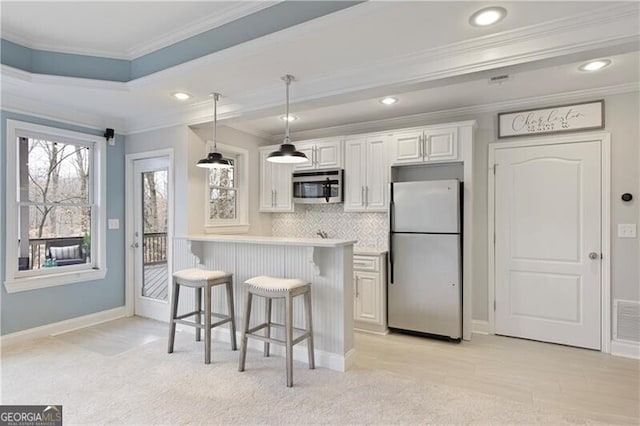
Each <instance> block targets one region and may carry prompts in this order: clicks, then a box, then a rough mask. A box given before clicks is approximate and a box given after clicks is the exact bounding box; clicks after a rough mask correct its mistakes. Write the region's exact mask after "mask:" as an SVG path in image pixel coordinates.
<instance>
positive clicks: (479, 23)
mask: <svg viewBox="0 0 640 426" xmlns="http://www.w3.org/2000/svg"><path fill="white" fill-rule="evenodd" d="M505 16H507V9H505V8H504V7H499V6H493V7H486V8H484V9H480V10H479V11H477V12H476V13H474V14H473V15H471V18H469V23H470V24H471V25H473V26H476V27H486V26H487V25H493V24H495V23H496V22H498V21H501V20H502V19H504V17H505Z"/></svg>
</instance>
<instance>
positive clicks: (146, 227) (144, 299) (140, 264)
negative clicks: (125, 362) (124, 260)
mask: <svg viewBox="0 0 640 426" xmlns="http://www.w3.org/2000/svg"><path fill="white" fill-rule="evenodd" d="M133 170H134V179H133V185H134V191H133V196H134V206H135V212H134V222H135V223H134V225H135V227H134V236H135V238H134V243H133V246H134V248H135V252H136V255H135V302H134V304H135V309H134V313H135V315H140V316H144V317H147V318H153V319H157V320H160V321H166V320H167V318H168V315H169V309H168V300H169V291H170V286H169V283H170V277H171V274H170V273H169V272H170V271H169V264H168V249H169V243H170V241H168V238H167V231H168V224H169V211H170V206H169V200H170V197H169V159H168V158H167V157H159V158H149V159H144V160H136V161H135V162H134V167H133Z"/></svg>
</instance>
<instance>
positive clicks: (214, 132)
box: [212, 93, 220, 152]
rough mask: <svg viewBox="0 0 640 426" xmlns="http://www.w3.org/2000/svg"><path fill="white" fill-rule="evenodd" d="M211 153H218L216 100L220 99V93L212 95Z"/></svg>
mask: <svg viewBox="0 0 640 426" xmlns="http://www.w3.org/2000/svg"><path fill="white" fill-rule="evenodd" d="M212 96H213V152H218V143H217V136H218V99H220V93H213V94H212Z"/></svg>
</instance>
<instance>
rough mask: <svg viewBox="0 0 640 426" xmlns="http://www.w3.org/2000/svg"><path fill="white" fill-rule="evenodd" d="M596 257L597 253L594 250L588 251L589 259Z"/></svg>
mask: <svg viewBox="0 0 640 426" xmlns="http://www.w3.org/2000/svg"><path fill="white" fill-rule="evenodd" d="M598 257H600V256H598V253H596V252H595V251H592V252H591V253H589V259H594V260H595V259H597V258H598Z"/></svg>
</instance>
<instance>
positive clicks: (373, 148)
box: [344, 135, 389, 212]
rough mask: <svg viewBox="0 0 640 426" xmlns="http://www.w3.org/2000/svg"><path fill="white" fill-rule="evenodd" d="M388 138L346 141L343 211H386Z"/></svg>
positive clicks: (362, 138)
mask: <svg viewBox="0 0 640 426" xmlns="http://www.w3.org/2000/svg"><path fill="white" fill-rule="evenodd" d="M387 152H388V149H387V137H385V136H382V135H367V136H360V137H354V138H349V139H347V140H345V171H344V175H345V177H344V182H345V184H344V192H345V193H344V211H351V212H364V211H386V210H387V186H388V183H389V178H388V176H389V162H388V155H387Z"/></svg>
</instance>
